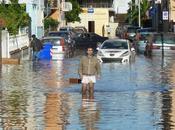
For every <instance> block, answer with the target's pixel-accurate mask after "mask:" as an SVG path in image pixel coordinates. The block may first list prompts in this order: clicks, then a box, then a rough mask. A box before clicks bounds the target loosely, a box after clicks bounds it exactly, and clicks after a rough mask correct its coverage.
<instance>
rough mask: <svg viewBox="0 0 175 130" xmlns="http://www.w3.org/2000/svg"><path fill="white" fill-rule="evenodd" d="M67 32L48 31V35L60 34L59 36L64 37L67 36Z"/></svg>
mask: <svg viewBox="0 0 175 130" xmlns="http://www.w3.org/2000/svg"><path fill="white" fill-rule="evenodd" d="M67 35H68V33H67V32H50V33H49V36H60V37H65V36H67Z"/></svg>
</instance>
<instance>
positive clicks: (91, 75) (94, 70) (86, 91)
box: [78, 47, 101, 99]
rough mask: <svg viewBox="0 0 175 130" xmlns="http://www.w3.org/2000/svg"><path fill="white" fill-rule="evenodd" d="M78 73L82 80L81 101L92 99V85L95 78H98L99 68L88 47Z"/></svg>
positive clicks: (90, 48)
mask: <svg viewBox="0 0 175 130" xmlns="http://www.w3.org/2000/svg"><path fill="white" fill-rule="evenodd" d="M78 72H79V75H80V78H81V80H82V81H81V82H82V99H88V98H89V99H94V84H95V83H96V78H97V79H99V78H100V73H101V68H100V63H99V61H98V59H97V58H96V57H95V56H94V55H93V48H92V47H88V48H87V55H86V56H83V57H82V58H81V60H80V64H79V69H78Z"/></svg>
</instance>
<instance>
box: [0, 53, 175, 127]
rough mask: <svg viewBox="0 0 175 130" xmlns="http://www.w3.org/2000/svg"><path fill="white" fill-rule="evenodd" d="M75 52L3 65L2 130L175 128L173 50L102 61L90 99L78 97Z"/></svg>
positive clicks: (0, 87) (0, 77)
mask: <svg viewBox="0 0 175 130" xmlns="http://www.w3.org/2000/svg"><path fill="white" fill-rule="evenodd" d="M78 63H79V56H75V57H73V58H67V59H65V60H63V61H39V62H32V61H29V60H26V59H23V60H22V62H21V64H20V65H2V66H1V69H0V130H174V129H175V88H174V87H175V71H174V70H175V56H170V57H166V58H164V59H162V58H161V56H156V57H153V58H147V57H144V56H143V55H138V56H136V59H135V61H134V62H132V63H130V64H129V63H128V64H127V63H126V64H121V63H104V64H101V68H102V77H101V79H100V80H99V81H97V83H96V84H95V94H94V96H95V99H94V101H88V100H85V101H82V99H81V84H69V78H72V77H78V74H77V68H78Z"/></svg>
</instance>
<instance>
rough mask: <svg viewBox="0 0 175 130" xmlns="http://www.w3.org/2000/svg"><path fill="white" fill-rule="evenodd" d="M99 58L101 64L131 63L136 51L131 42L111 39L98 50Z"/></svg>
mask: <svg viewBox="0 0 175 130" xmlns="http://www.w3.org/2000/svg"><path fill="white" fill-rule="evenodd" d="M97 50H98V52H97V58H98V59H99V60H100V61H101V62H111V61H119V62H129V61H130V60H131V58H132V57H133V56H135V49H134V48H133V47H132V45H131V43H130V42H129V40H126V39H117V38H115V39H109V40H106V41H104V42H103V43H102V45H101V46H100V47H98V48H97Z"/></svg>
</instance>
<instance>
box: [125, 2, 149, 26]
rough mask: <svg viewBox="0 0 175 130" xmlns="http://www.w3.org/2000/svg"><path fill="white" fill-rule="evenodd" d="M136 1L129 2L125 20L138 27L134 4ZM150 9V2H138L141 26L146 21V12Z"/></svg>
mask: <svg viewBox="0 0 175 130" xmlns="http://www.w3.org/2000/svg"><path fill="white" fill-rule="evenodd" d="M135 1H136V0H131V2H129V3H128V4H129V9H128V11H127V12H128V13H127V19H126V21H128V23H130V24H133V25H138V19H139V18H138V17H139V8H138V6H137V5H136V4H135ZM149 8H150V2H149V1H148V0H141V2H140V17H141V25H143V23H144V21H145V20H146V19H148V16H147V11H148V10H149Z"/></svg>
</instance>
